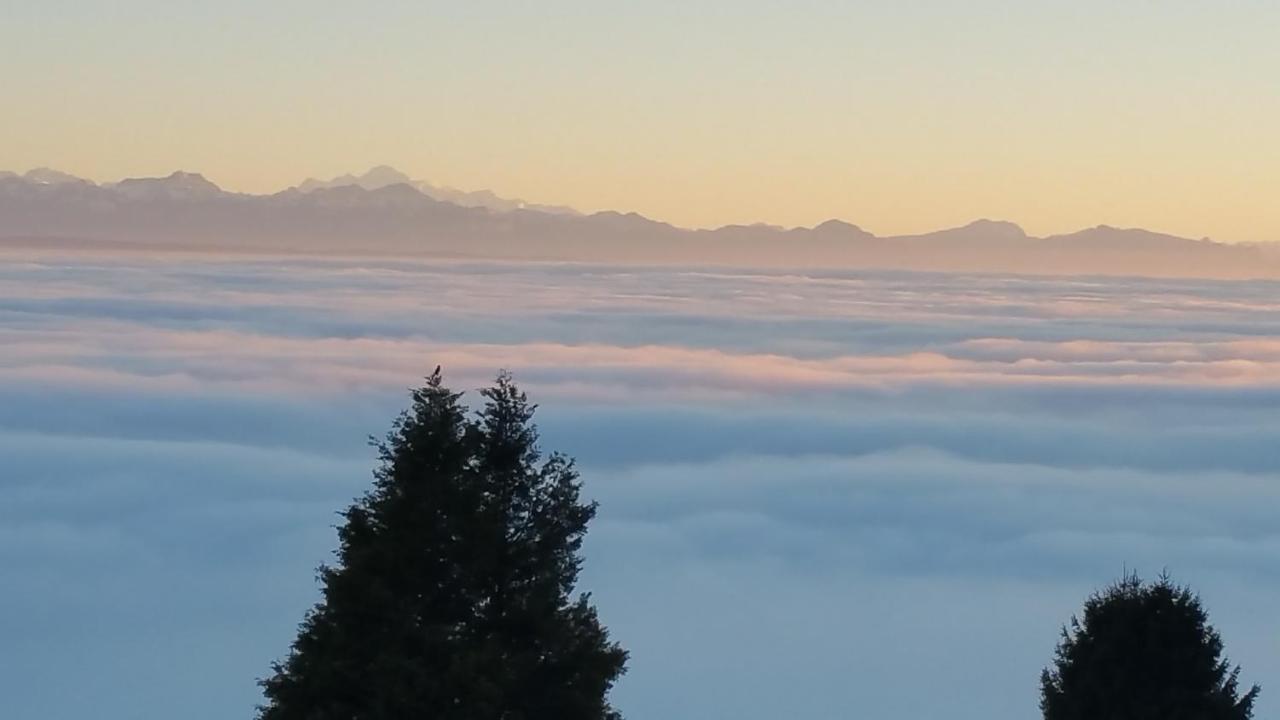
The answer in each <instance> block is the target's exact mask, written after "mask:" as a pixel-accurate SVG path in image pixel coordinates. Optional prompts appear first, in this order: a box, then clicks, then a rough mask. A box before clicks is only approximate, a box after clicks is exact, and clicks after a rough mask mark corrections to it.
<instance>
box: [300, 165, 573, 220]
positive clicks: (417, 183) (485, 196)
mask: <svg viewBox="0 0 1280 720" xmlns="http://www.w3.org/2000/svg"><path fill="white" fill-rule="evenodd" d="M348 185H355V186H357V187H361V188H364V189H365V190H380V189H382V188H384V187H389V186H391V185H408V186H410V187H412V188H414V189H416V190H417V191H418V192H420V193H422V194H423V195H426V196H427V197H429V198H432V199H435V200H442V201H444V202H451V203H453V204H455V205H461V206H462V207H481V208H488V209H490V210H496V211H498V212H510V211H512V210H537V211H540V212H545V213H552V214H556V215H580V214H581V213H579V212H578V211H577V210H574V209H573V208H571V207H565V206H563V205H540V204H537V203H528V202H525V201H524V200H519V199H508V198H502V197H498V196H497V195H495V194H494V193H493V192H491V191H489V190H472V191H467V190H458V189H457V188H451V187H447V186H438V185H432V184H431V183H429V182H427V181H425V180H414V179H412V178H410V177H409V176H408V175H405V174H404V173H402V172H400V171H399V170H396V169H395V168H393V167H391V166H389V165H378V166H377V167H374V168H370V169H369V171H368V172H366V173H364V174H363V175H351V174H346V175H340V176H338V177H336V178H333V179H332V180H316V179H315V178H307V179H306V180H304V181H302V182H301V183H299V184H298V185H297V188H298V190H300V191H302V192H312V191H315V190H326V189H332V188H336V187H346V186H348Z"/></svg>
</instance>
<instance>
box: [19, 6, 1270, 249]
mask: <svg viewBox="0 0 1280 720" xmlns="http://www.w3.org/2000/svg"><path fill="white" fill-rule="evenodd" d="M0 17H3V21H2V22H0V45H3V47H4V48H5V50H4V62H3V63H2V64H0V102H2V103H3V106H4V112H3V113H0V135H2V136H3V137H5V138H6V141H5V142H4V143H2V144H0V168H10V169H14V170H25V169H28V168H30V167H34V166H41V165H48V166H53V167H57V168H60V169H64V170H67V171H70V172H74V173H77V174H81V175H85V176H89V177H92V178H94V179H97V180H111V179H117V178H119V177H122V176H129V175H154V174H167V173H168V172H169V171H171V170H173V169H176V168H182V169H188V170H196V171H200V172H203V173H205V174H206V175H207V176H208V177H209V178H210V179H212V180H214V181H215V182H217V183H219V184H221V185H223V186H224V187H227V188H231V189H237V190H245V191H254V192H262V191H273V190H276V189H280V188H282V187H285V186H287V185H290V184H293V183H296V182H297V181H299V180H300V179H302V178H303V177H306V176H332V175H336V174H340V173H343V172H347V171H353V170H356V171H358V170H363V169H365V168H367V167H368V166H370V165H373V164H378V163H389V164H392V165H395V166H397V167H399V168H401V169H402V170H404V171H406V172H408V173H409V174H410V175H413V176H415V177H420V178H423V179H427V180H431V181H433V182H438V183H444V184H451V185H455V186H458V187H462V188H465V189H478V188H491V189H493V190H495V191H497V192H499V193H500V194H504V195H509V196H519V197H523V198H526V199H529V200H535V201H544V202H557V203H567V204H571V205H574V206H577V207H580V208H582V209H586V210H594V209H601V208H615V209H624V210H637V211H640V212H642V213H644V214H647V215H650V216H653V217H657V218H661V219H665V220H669V221H672V222H676V223H679V224H685V225H695V226H706V225H716V224H722V223H729V222H752V221H766V222H772V223H778V224H787V225H790V224H813V223H816V222H819V221H822V220H824V219H826V218H829V217H833V216H838V217H842V218H846V219H848V220H850V221H852V222H856V223H858V224H860V225H862V226H864V227H866V228H867V229H869V230H872V231H873V232H876V233H880V234H892V233H902V232H913V231H923V230H929V229H934V228H938V227H942V226H948V225H956V224H961V223H964V222H967V221H969V220H971V219H973V218H976V217H997V218H1002V219H1010V220H1014V221H1017V222H1019V223H1021V224H1023V225H1024V226H1025V227H1026V228H1027V229H1028V231H1030V232H1032V233H1040V234H1043V233H1053V232H1064V231H1070V230H1074V229H1078V228H1080V227H1083V226H1089V225H1094V224H1098V223H1108V224H1112V225H1121V226H1143V227H1147V228H1151V229H1155V230H1162V231H1168V232H1174V233H1178V234H1182V235H1187V236H1193V237H1200V236H1211V237H1214V238H1216V239H1222V240H1232V241H1241V240H1280V203H1276V202H1275V198H1276V196H1277V193H1278V191H1280V140H1277V135H1276V128H1277V127H1280V72H1278V71H1280V43H1276V42H1275V39H1276V37H1277V35H1278V34H1280V4H1277V3H1275V2H1271V1H1266V2H1264V1H1261V0H1258V1H1230V0H1228V1H1222V0H1219V1H1217V2H1187V1H1185V0H1163V1H1160V2H1156V1H1155V0H1150V1H1142V2H1137V1H1132V0H1127V1H1125V0H1122V1H1120V2H1116V1H1113V0H1109V1H1107V2H1102V1H1099V0H1074V1H1073V2H1037V3H1029V2H1025V1H1020V2H1013V1H1009V2H1000V1H996V0H971V1H969V2H954V1H951V0H948V1H946V2H942V1H941V0H932V1H922V2H857V3H854V2H835V1H834V0H791V1H789V2H785V3H784V2H770V1H765V0H736V1H735V2H728V1H721V0H711V1H707V2H697V3H689V2H683V1H682V2H675V1H668V0H658V1H651V2H644V3H638V2H637V3H621V2H612V1H602V0H591V1H590V2H587V1H586V0H572V1H554V0H550V1H544V2H537V3H533V2H528V3H522V2H485V1H483V0H476V1H472V2H466V3H459V2H449V3H440V2H422V1H421V0H416V1H414V2H379V3H372V4H363V3H345V2H344V3H337V2H325V1H316V0H312V1H310V2H305V3H304V2H293V1H282V2H271V3H261V2H249V1H247V0H225V1H223V2H217V3H209V2H191V1H189V0H167V1H166V2H159V1H155V2H152V1H137V2H114V3H108V2H88V3H86V2H83V1H79V2H71V1H70V0H43V1H42V2H38V3H35V2H16V1H15V0H0Z"/></svg>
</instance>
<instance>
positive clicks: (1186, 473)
mask: <svg viewBox="0 0 1280 720" xmlns="http://www.w3.org/2000/svg"><path fill="white" fill-rule="evenodd" d="M1278 290H1280V285H1277V283H1275V282H1267V281H1254V282H1225V281H1208V280H1154V279H1147V280H1143V279H1138V278H1117V279H1110V280H1108V279H1098V278H1034V279H1033V278H1026V277H1018V276H1011V275H959V274H952V275H940V274H922V273H909V272H872V271H834V270H832V271H815V272H805V273H796V272H783V271H776V270H774V271H752V270H723V269H718V270H717V269H700V268H668V269H654V268H644V267H635V266H629V267H619V266H607V265H583V264H550V263H544V264H539V263H526V264H511V263H484V262H445V261H397V260H389V259H365V260H320V259H307V258H302V257H292V258H287V259H278V258H270V257H257V258H253V259H228V258H215V257H208V258H198V257H195V256H191V255H186V256H178V255H167V256H154V257H153V256H147V255H143V254H140V253H135V254H116V255H108V254H91V253H78V254H59V253H57V252H55V251H49V250H15V249H12V248H10V249H7V250H4V251H3V252H2V253H0V348H2V350H0V458H3V459H4V462H3V465H2V466H0V587H3V588H4V592H3V593H0V637H3V638H4V644H3V650H0V697H3V698H4V699H5V701H4V702H5V714H6V717H12V718H15V719H25V718H40V719H41V720H61V719H63V718H66V719H67V720H80V719H81V718H88V717H94V718H106V719H114V718H129V719H130V720H171V719H172V718H175V717H183V718H189V719H191V720H214V719H215V718H216V719H218V720H223V719H225V718H237V717H238V718H247V717H251V715H252V709H253V707H254V705H255V704H256V703H257V702H259V701H260V696H259V694H258V691H257V688H256V687H255V685H254V681H255V679H256V678H259V677H263V676H265V675H267V674H268V673H269V672H270V663H271V661H272V660H274V659H277V658H280V657H281V656H282V655H283V654H284V653H285V652H286V649H287V647H288V644H289V642H290V641H291V640H292V638H293V635H294V633H295V631H296V625H297V622H298V621H299V620H300V619H301V618H302V616H303V613H304V612H305V611H306V609H307V608H308V607H309V606H310V605H311V604H312V603H313V602H315V600H316V599H317V597H318V594H317V587H316V584H315V578H314V569H315V568H316V566H317V565H319V564H320V563H321V562H324V561H327V560H329V559H330V558H331V557H332V556H331V552H332V550H333V548H334V547H335V545H336V537H335V532H334V526H335V524H336V523H337V522H338V517H337V515H336V512H337V511H338V510H339V509H341V508H342V507H344V506H345V505H346V504H347V503H349V502H350V501H351V499H352V498H354V497H355V496H357V495H358V494H360V493H361V492H362V491H363V490H364V489H365V488H367V487H368V484H369V482H370V481H371V474H370V473H371V470H372V468H373V466H374V460H375V458H374V456H373V452H372V449H371V448H369V447H368V446H367V445H366V443H365V438H366V437H367V436H369V435H379V434H381V433H383V432H384V431H385V430H387V429H388V428H389V426H390V423H391V421H392V419H393V418H394V417H395V415H396V413H397V411H398V410H399V409H400V408H402V407H403V406H404V405H405V404H406V402H407V401H408V393H407V389H408V388H409V387H411V386H413V385H414V384H416V383H419V382H421V378H422V376H423V375H425V374H426V373H428V372H430V370H431V368H433V367H434V366H435V365H436V364H437V363H439V364H443V365H444V368H445V373H446V378H447V380H448V381H449V382H450V383H451V384H452V385H453V387H455V388H457V389H461V390H469V391H471V392H470V393H469V397H470V398H471V399H472V402H473V403H475V402H476V399H475V393H474V389H475V388H478V387H481V386H483V385H484V384H485V383H486V382H488V381H489V380H490V379H491V378H492V377H493V376H494V374H495V373H496V371H497V370H498V368H500V367H508V368H511V369H513V370H514V371H515V373H516V378H517V380H518V381H519V382H521V383H522V384H523V386H524V387H525V388H526V389H527V390H528V391H529V392H530V393H531V395H532V399H533V400H534V401H535V402H537V403H539V404H540V410H539V415H538V418H537V420H538V422H539V424H540V427H541V430H542V438H543V444H544V448H545V449H547V450H559V451H563V452H565V453H568V454H570V455H573V456H576V457H577V459H578V461H579V466H580V469H581V470H582V477H583V482H584V492H585V494H586V495H587V496H588V497H590V498H593V499H595V500H598V501H599V502H600V509H599V514H598V515H597V517H596V520H595V521H594V523H593V524H592V526H591V529H590V531H589V534H588V539H587V544H586V546H585V555H586V566H585V570H584V574H583V576H582V583H581V589H583V590H590V591H591V592H593V593H594V595H593V597H594V600H595V602H596V604H597V606H598V608H599V611H600V616H601V618H602V620H603V621H604V623H605V624H606V625H608V626H609V628H610V629H611V631H612V633H613V636H614V637H615V638H616V639H617V640H619V641H620V642H621V643H622V644H623V645H624V646H625V647H627V648H628V649H629V650H630V651H631V661H630V670H629V672H628V673H627V675H626V676H625V677H623V678H622V680H621V681H620V682H619V684H618V686H617V688H616V690H615V693H614V696H613V697H614V700H615V702H616V705H617V706H618V708H619V709H620V710H622V711H623V713H624V715H625V716H626V717H629V718H636V719H637V720H639V719H643V718H669V719H670V720H701V719H702V718H710V717H734V718H740V719H741V720H765V719H766V718H767V719H769V720H773V719H774V718H778V717H797V718H831V717H869V718H921V719H925V718H936V717H949V718H957V720H968V719H973V720H979V719H980V720H1025V718H1028V717H1036V716H1037V704H1036V703H1037V694H1036V693H1037V681H1038V674H1039V671H1040V669H1041V668H1042V667H1043V666H1044V665H1045V664H1046V663H1048V662H1049V661H1050V659H1051V657H1052V652H1053V647H1054V644H1055V642H1056V641H1057V639H1058V631H1059V628H1060V627H1061V626H1062V624H1063V623H1065V622H1067V620H1068V618H1069V617H1070V616H1071V614H1072V613H1073V612H1076V611H1077V610H1078V609H1079V607H1080V605H1081V603H1082V602H1083V600H1084V599H1085V597H1086V596H1088V595H1089V594H1090V593H1091V592H1093V591H1094V590H1096V589H1098V588H1100V587H1102V586H1104V585H1106V584H1107V583H1108V582H1109V581H1111V580H1113V579H1116V578H1118V577H1119V576H1120V575H1121V574H1122V573H1123V572H1125V571H1126V569H1127V570H1137V571H1139V572H1141V573H1142V574H1144V575H1145V576H1147V577H1150V576H1153V575H1156V574H1158V573H1159V572H1160V571H1161V570H1162V569H1166V568H1167V569H1168V570H1169V571H1170V572H1171V573H1172V574H1173V576H1174V577H1175V578H1176V579H1178V580H1180V581H1183V582H1187V583H1190V584H1191V585H1192V586H1193V587H1194V588H1195V589H1196V590H1198V591H1199V592H1200V593H1201V595H1202V597H1203V599H1204V602H1205V605H1206V607H1207V608H1208V610H1209V612H1210V615H1211V620H1212V621H1213V622H1214V624H1215V625H1216V626H1217V628H1218V629H1219V630H1220V631H1221V633H1222V636H1223V640H1224V642H1225V645H1226V649H1227V653H1228V655H1229V656H1230V658H1231V659H1232V660H1233V661H1234V662H1238V663H1240V664H1241V665H1242V666H1243V671H1242V674H1241V680H1242V682H1244V683H1245V684H1248V683H1252V682H1260V683H1262V684H1263V686H1264V689H1263V694H1262V697H1261V700H1260V701H1259V704H1258V716H1259V717H1274V716H1275V715H1276V714H1277V712H1280V688H1277V687H1274V686H1273V684H1272V680H1273V679H1274V678H1276V677H1280V654H1277V652H1276V638H1277V636H1278V635H1280V615H1277V613H1276V608H1277V607H1280V568H1278V566H1277V563H1276V557H1277V554H1278V553H1280V534H1278V533H1277V529H1276V528H1277V526H1276V522H1275V508H1276V507H1277V505H1278V504H1280V485H1278V484H1277V482H1276V472H1275V469H1276V467H1277V464H1278V462H1280V455H1278V453H1280V450H1278V448H1280V442H1278V441H1280V417H1277V415H1276V412H1275V409H1276V407H1277V406H1280V341H1277V340H1276V338H1277V337H1280V305H1277V301H1276V298H1277V297H1280V292H1278Z"/></svg>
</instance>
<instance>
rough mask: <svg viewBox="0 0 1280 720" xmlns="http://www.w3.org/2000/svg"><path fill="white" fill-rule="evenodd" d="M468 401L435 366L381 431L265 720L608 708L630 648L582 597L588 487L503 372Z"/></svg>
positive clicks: (574, 717) (551, 715)
mask: <svg viewBox="0 0 1280 720" xmlns="http://www.w3.org/2000/svg"><path fill="white" fill-rule="evenodd" d="M483 394H484V397H485V399H486V403H485V406H484V408H483V409H482V410H481V411H480V412H479V413H478V414H477V415H476V416H469V415H468V412H467V409H466V408H465V407H463V406H462V405H461V403H460V395H459V394H458V393H453V392H450V391H449V390H448V389H447V388H445V387H444V385H443V384H442V381H441V375H440V370H439V368H437V369H436V371H435V373H433V374H432V375H431V377H430V378H429V379H428V381H427V384H426V386H425V387H423V388H420V389H418V390H415V391H414V392H413V404H412V407H411V408H410V409H409V410H408V411H407V412H405V413H404V414H402V415H401V417H400V418H399V420H398V421H397V423H396V425H395V427H394V428H393V430H392V432H391V433H389V434H388V436H387V437H386V439H385V440H384V441H382V442H380V443H377V445H378V447H379V450H380V455H381V463H380V467H379V468H378V469H377V470H376V471H375V473H374V483H373V488H372V489H371V490H370V491H369V492H368V493H367V494H365V495H364V496H363V497H362V498H360V499H359V500H357V501H356V502H355V504H353V505H352V506H351V507H350V508H348V509H347V510H346V511H345V512H344V513H343V515H344V518H345V521H346V522H345V524H344V525H343V526H342V527H341V528H340V529H339V548H338V551H337V562H336V563H335V564H334V565H333V566H332V567H328V566H325V567H322V568H321V569H320V572H319V580H320V582H321V584H322V586H323V597H322V599H321V601H320V602H319V603H318V604H317V605H316V606H315V607H314V608H313V609H312V610H311V612H309V613H308V615H307V617H306V618H305V620H304V621H303V622H302V625H301V626H300V628H299V633H298V637H297V639H296V641H295V642H294V644H293V648H292V651H291V652H290V654H289V656H288V657H287V659H285V661H284V662H282V663H277V664H276V665H275V666H274V671H275V672H274V675H273V676H272V677H270V678H268V679H266V680H264V681H263V682H262V686H263V691H264V693H265V695H266V699H267V702H266V704H265V705H264V706H262V708H261V710H260V717H261V718H262V720H357V719H358V720H406V719H408V718H424V719H427V718H429V719H430V720H616V719H617V718H619V717H620V716H619V715H618V714H617V713H616V712H615V711H614V710H613V709H612V707H611V706H610V705H609V702H608V698H607V695H608V691H609V689H610V688H611V686H612V685H613V683H614V681H615V680H616V679H617V678H618V677H619V676H620V675H621V674H622V673H623V671H624V667H625V663H626V657H627V654H626V652H625V651H624V650H623V649H622V648H621V647H619V646H618V645H617V644H615V643H613V642H611V641H610V640H609V636H608V633H607V631H606V629H605V628H604V627H603V626H602V625H601V623H600V621H599V620H598V618H597V616H596V611H595V609H594V607H593V606H592V605H591V603H590V600H589V597H588V596H586V595H581V596H578V597H576V598H575V597H574V585H575V582H576V580H577V576H578V571H579V568H580V566H581V557H580V548H581V545H582V540H583V536H584V534H585V533H586V530H587V523H588V522H589V521H590V520H591V518H592V517H593V516H594V515H595V511H596V507H595V505H594V504H593V503H590V504H589V503H584V502H582V501H581V500H580V498H579V480H578V474H577V472H576V471H575V470H574V467H573V463H572V461H570V460H568V459H566V458H565V457H563V456H561V455H558V454H553V455H551V456H550V457H548V458H546V459H543V458H542V457H541V455H540V453H539V450H538V444H537V440H538V438H537V432H536V430H535V428H534V426H533V424H532V417H533V411H534V406H532V405H530V404H529V403H528V401H527V400H526V398H525V395H524V393H522V392H521V391H520V390H519V389H518V388H517V387H516V386H515V384H514V383H513V382H512V380H511V377H510V376H509V375H508V374H506V373H502V374H500V375H499V376H498V379H497V382H496V383H495V385H494V386H493V387H491V388H489V389H487V390H485V391H483Z"/></svg>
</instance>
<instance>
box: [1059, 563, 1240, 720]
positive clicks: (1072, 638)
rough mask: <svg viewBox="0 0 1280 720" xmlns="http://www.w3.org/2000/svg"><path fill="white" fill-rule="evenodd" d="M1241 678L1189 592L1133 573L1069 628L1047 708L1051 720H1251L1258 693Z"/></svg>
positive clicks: (1093, 602)
mask: <svg viewBox="0 0 1280 720" xmlns="http://www.w3.org/2000/svg"><path fill="white" fill-rule="evenodd" d="M1239 674H1240V668H1239V667H1235V668H1232V667H1231V666H1230V665H1229V663H1228V662H1227V660H1226V659H1224V658H1223V657H1222V639H1221V638H1220V637H1219V636H1218V633H1217V632H1216V631H1215V630H1214V629H1213V628H1212V627H1211V626H1210V625H1209V623H1208V616H1207V614H1206V613H1205V610H1204V608H1203V606H1202V605H1201V603H1200V599H1199V598H1198V597H1197V596H1196V595H1195V594H1194V593H1192V592H1191V590H1189V589H1188V588H1186V587H1181V586H1178V585H1175V584H1174V583H1173V582H1172V581H1171V580H1170V579H1169V577H1168V576H1167V575H1161V577H1160V579H1159V580H1157V581H1156V582H1154V583H1144V582H1143V581H1142V580H1140V579H1139V578H1138V577H1137V575H1126V576H1125V577H1124V578H1123V579H1122V580H1120V581H1119V582H1117V583H1115V584H1113V585H1111V586H1110V587H1108V588H1107V589H1105V590H1103V591H1102V592H1100V593H1095V594H1094V595H1093V596H1091V597H1090V598H1089V599H1088V600H1087V601H1086V602H1085V604H1084V615H1083V617H1082V618H1080V619H1077V618H1075V617H1073V618H1072V619H1071V623H1070V625H1069V626H1067V627H1065V628H1063V630H1062V641H1061V642H1060V643H1059V645H1058V649H1057V653H1056V655H1055V658H1054V662H1053V665H1052V666H1051V667H1050V668H1047V669H1046V670H1044V672H1043V673H1042V675H1041V678H1040V690H1041V700H1040V708H1041V710H1043V711H1044V717H1045V720H1148V719H1150V720H1157V719H1158V720H1247V719H1248V718H1250V717H1252V716H1253V703H1254V700H1255V699H1256V698H1257V696H1258V692H1259V688H1258V686H1256V685H1255V686H1253V687H1252V688H1251V689H1250V690H1249V691H1248V692H1246V693H1244V694H1243V695H1241V694H1240V693H1239V687H1238V677H1239Z"/></svg>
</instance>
